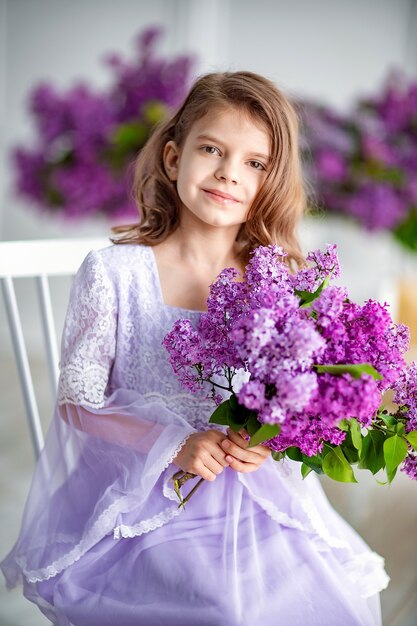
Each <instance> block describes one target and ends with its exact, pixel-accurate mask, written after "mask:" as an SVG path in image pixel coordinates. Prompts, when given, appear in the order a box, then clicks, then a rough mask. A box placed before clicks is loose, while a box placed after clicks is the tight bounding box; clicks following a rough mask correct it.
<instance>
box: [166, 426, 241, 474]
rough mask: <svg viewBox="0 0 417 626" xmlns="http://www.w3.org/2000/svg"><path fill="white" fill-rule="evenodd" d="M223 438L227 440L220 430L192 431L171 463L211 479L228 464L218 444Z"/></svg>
mask: <svg viewBox="0 0 417 626" xmlns="http://www.w3.org/2000/svg"><path fill="white" fill-rule="evenodd" d="M223 440H226V441H227V439H226V438H225V435H224V433H222V432H221V431H220V430H207V431H204V432H199V433H193V434H192V435H190V437H188V439H187V441H186V442H185V444H184V445H183V447H182V448H181V450H180V451H179V452H178V454H177V456H176V457H175V458H174V460H173V463H175V465H177V466H178V467H180V468H181V469H182V470H183V471H185V472H190V473H191V474H196V475H197V476H201V478H204V479H205V480H211V481H213V480H215V479H216V476H218V474H221V473H222V471H223V470H224V468H225V467H227V466H228V465H230V463H229V462H228V461H226V459H225V457H226V453H225V451H224V450H223V448H222V447H221V445H220V444H221V442H222V441H223ZM230 458H232V457H230Z"/></svg>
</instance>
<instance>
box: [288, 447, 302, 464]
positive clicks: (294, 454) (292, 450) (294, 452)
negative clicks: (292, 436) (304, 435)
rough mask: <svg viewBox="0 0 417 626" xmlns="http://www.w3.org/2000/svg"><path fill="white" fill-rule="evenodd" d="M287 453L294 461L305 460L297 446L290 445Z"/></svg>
mask: <svg viewBox="0 0 417 626" xmlns="http://www.w3.org/2000/svg"><path fill="white" fill-rule="evenodd" d="M285 455H286V456H287V457H288V458H289V459H291V460H292V461H302V460H303V454H302V452H301V450H300V448H297V447H296V446H290V447H289V448H286V450H285Z"/></svg>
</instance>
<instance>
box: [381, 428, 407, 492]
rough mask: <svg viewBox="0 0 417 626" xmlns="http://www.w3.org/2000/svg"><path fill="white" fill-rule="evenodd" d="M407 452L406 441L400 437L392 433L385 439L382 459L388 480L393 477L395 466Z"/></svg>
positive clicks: (402, 459)
mask: <svg viewBox="0 0 417 626" xmlns="http://www.w3.org/2000/svg"><path fill="white" fill-rule="evenodd" d="M407 452H408V446H407V442H406V441H404V439H403V438H402V437H399V436H398V435H393V436H392V437H389V438H388V439H386V440H385V443H384V459H385V465H386V468H387V476H388V480H389V482H391V481H392V479H393V478H394V476H395V472H396V471H397V467H398V466H399V464H400V463H402V462H403V461H404V459H405V457H406V456H407Z"/></svg>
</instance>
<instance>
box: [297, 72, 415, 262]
mask: <svg viewBox="0 0 417 626" xmlns="http://www.w3.org/2000/svg"><path fill="white" fill-rule="evenodd" d="M416 94H417V82H416V81H413V82H410V81H409V80H408V79H406V78H405V76H401V75H398V74H397V75H395V76H392V77H391V78H390V79H389V81H387V83H386V85H385V87H384V88H383V89H382V90H381V92H380V93H379V94H377V95H376V96H374V97H371V98H368V99H364V100H360V101H358V102H357V103H356V105H355V106H354V108H353V109H352V110H351V111H350V112H349V113H347V114H345V115H340V114H337V113H336V112H332V111H330V110H329V109H328V108H325V107H321V106H318V105H316V104H314V103H311V102H310V103H309V102H304V103H301V105H300V109H301V115H302V120H303V126H302V133H301V136H302V138H301V145H302V148H303V152H304V156H305V159H304V161H305V162H304V168H305V173H306V177H307V178H308V180H309V181H310V184H311V187H312V189H313V194H312V196H313V197H312V203H313V206H314V205H317V204H318V205H319V206H320V208H321V209H324V210H326V211H329V212H333V213H336V214H344V215H346V216H350V217H353V218H354V219H355V220H356V221H357V222H358V223H360V224H361V225H362V226H363V227H364V228H366V229H367V230H370V231H378V230H387V231H391V232H393V233H394V234H395V237H396V240H397V241H400V242H401V243H403V244H404V245H405V246H407V247H408V248H411V249H412V250H413V251H416V249H417V247H416V243H415V237H414V236H413V233H414V232H415V228H416V220H417V211H416V200H417V186H416V183H415V181H416V168H417V126H416V122H415V120H416V118H417V113H416V109H417V106H416V101H417V97H416ZM321 213H322V212H321Z"/></svg>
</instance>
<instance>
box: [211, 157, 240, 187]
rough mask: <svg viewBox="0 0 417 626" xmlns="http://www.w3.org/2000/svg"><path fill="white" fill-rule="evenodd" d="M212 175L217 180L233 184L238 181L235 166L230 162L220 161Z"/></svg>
mask: <svg viewBox="0 0 417 626" xmlns="http://www.w3.org/2000/svg"><path fill="white" fill-rule="evenodd" d="M214 176H215V178H216V179H217V180H220V181H223V182H225V183H233V184H234V185H237V183H238V182H239V176H238V173H237V168H236V167H235V166H233V164H232V163H226V162H223V163H221V164H220V165H219V167H218V168H217V170H216V172H215V174H214Z"/></svg>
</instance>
